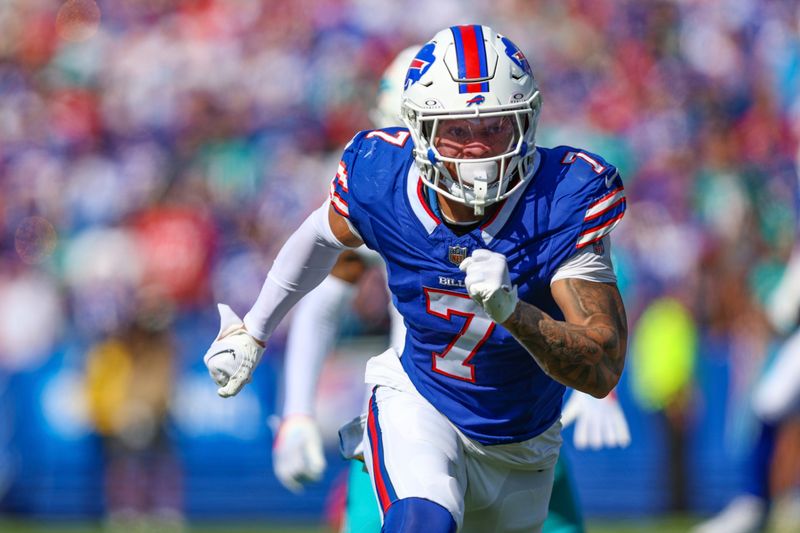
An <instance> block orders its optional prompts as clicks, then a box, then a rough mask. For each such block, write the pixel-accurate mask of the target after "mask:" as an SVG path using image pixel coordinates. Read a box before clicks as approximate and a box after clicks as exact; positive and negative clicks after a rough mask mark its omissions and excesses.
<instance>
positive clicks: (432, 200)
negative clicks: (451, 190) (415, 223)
mask: <svg viewBox="0 0 800 533" xmlns="http://www.w3.org/2000/svg"><path fill="white" fill-rule="evenodd" d="M540 161H541V156H540V152H539V150H536V156H535V157H534V160H533V177H532V178H531V179H530V180H528V183H526V184H525V185H524V186H523V187H521V188H520V189H519V190H517V191H516V192H515V193H514V194H512V195H511V196H509V197H508V198H506V199H505V200H503V202H502V204H501V205H500V209H498V210H497V211H495V213H494V215H492V216H491V217H489V218H488V219H487V220H485V221H481V223H480V224H479V227H480V229H481V237H482V238H483V240H484V242H485V243H486V244H489V242H491V241H492V239H493V238H494V236H495V235H497V233H498V232H499V231H500V230H501V229H502V228H503V226H504V225H505V223H506V222H507V221H508V218H509V217H510V216H511V213H512V211H514V207H516V205H517V203H518V202H519V199H520V198H522V196H523V195H524V193H525V191H526V190H527V188H528V187H529V186H530V184H531V183H533V182H534V181H535V178H536V173H537V172H538V171H539V165H540ZM420 174H421V172H420V169H419V167H418V166H417V164H416V163H413V164H412V165H411V168H409V169H408V175H407V176H406V196H407V197H408V201H409V203H410V204H411V210H412V211H413V212H414V215H416V217H417V220H419V222H420V223H421V224H422V226H423V227H424V228H425V231H427V233H428V235H431V234H432V233H433V232H434V231H435V230H436V228H437V227H439V226H440V225H442V224H443V222H442V214H441V211H440V209H439V201H438V198H437V197H436V194H435V192H434V190H433V189H431V188H430V187H426V186H425V184H424V183H423V182H422V177H421V175H420ZM426 194H427V199H426Z"/></svg>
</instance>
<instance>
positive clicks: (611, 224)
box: [576, 209, 625, 248]
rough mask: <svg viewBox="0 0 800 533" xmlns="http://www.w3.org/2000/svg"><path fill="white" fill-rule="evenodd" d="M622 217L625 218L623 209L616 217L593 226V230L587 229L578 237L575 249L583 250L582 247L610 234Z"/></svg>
mask: <svg viewBox="0 0 800 533" xmlns="http://www.w3.org/2000/svg"><path fill="white" fill-rule="evenodd" d="M623 216H625V210H624V209H623V210H622V211H620V212H619V213H618V214H617V215H616V216H614V217H613V218H611V219H609V220H607V221H605V222H603V223H602V224H600V225H599V226H595V227H593V228H589V229H587V230H585V231H583V232H582V233H581V234H580V235H579V236H578V243H577V245H576V248H583V247H584V246H587V245H589V244H592V243H593V242H596V241H599V240H600V239H602V238H603V237H605V236H606V235H608V234H609V233H611V230H613V229H614V228H615V227H616V225H617V224H619V221H620V220H622V217H623Z"/></svg>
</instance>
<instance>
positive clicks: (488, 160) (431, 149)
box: [402, 26, 541, 215]
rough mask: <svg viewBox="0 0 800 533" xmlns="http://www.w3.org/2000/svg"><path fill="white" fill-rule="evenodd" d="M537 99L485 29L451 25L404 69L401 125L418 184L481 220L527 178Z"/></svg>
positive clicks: (510, 53)
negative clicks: (409, 140)
mask: <svg viewBox="0 0 800 533" xmlns="http://www.w3.org/2000/svg"><path fill="white" fill-rule="evenodd" d="M540 107H541V98H540V96H539V90H538V87H537V86H536V83H535V80H534V78H533V74H532V73H531V70H530V67H529V66H528V63H527V61H526V60H525V57H524V56H523V55H522V53H521V52H520V51H519V49H518V48H517V47H516V46H515V45H514V44H513V43H512V42H511V41H509V40H508V39H507V38H505V37H503V36H502V35H499V34H496V33H495V32H494V31H492V30H491V29H490V28H487V27H485V26H454V27H452V28H449V29H447V30H443V31H441V32H439V33H438V34H436V36H434V38H433V40H432V41H431V42H429V43H427V44H426V45H425V46H423V47H422V49H420V51H419V52H418V54H417V56H416V57H415V58H414V60H413V61H412V62H411V66H410V68H409V70H408V74H407V75H406V82H405V91H404V93H403V103H402V118H403V121H404V122H405V124H406V126H408V128H409V130H410V131H411V135H412V137H413V140H414V147H415V159H416V161H417V164H418V165H419V166H420V168H421V169H422V173H423V175H422V179H423V182H424V183H425V184H426V185H427V186H428V187H431V188H433V189H434V190H436V191H437V192H439V193H440V194H442V195H443V196H445V197H446V198H449V199H451V200H454V201H457V202H460V203H463V204H466V205H469V206H471V207H473V208H474V212H475V214H476V215H481V214H483V211H484V209H485V207H486V206H488V205H491V204H493V203H495V202H499V201H501V200H503V199H504V198H506V197H508V196H509V195H510V194H512V193H513V192H514V191H516V190H517V189H518V188H519V187H521V186H522V185H523V184H524V183H525V182H527V180H528V179H530V177H531V175H532V174H533V171H534V165H533V160H534V157H535V152H536V151H535V149H534V146H535V144H534V141H535V133H536V123H537V120H538V116H539V109H540Z"/></svg>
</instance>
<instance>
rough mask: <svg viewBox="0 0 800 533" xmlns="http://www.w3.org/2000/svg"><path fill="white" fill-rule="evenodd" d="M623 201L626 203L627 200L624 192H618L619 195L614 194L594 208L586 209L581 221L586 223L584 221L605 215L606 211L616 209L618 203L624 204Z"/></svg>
mask: <svg viewBox="0 0 800 533" xmlns="http://www.w3.org/2000/svg"><path fill="white" fill-rule="evenodd" d="M609 202H610V203H609ZM625 203H627V201H626V200H625V195H624V194H620V195H619V196H615V197H613V198H611V199H609V200H608V202H603V204H602V205H599V206H597V207H595V208H592V209H590V210H588V211H587V212H586V216H585V217H584V219H583V222H584V223H586V222H589V221H590V220H594V219H596V218H599V217H601V216H603V215H605V214H606V213H608V212H609V211H611V210H612V209H616V208H617V207H619V206H620V205H622V204H625Z"/></svg>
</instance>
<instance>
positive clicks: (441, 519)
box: [381, 498, 456, 533]
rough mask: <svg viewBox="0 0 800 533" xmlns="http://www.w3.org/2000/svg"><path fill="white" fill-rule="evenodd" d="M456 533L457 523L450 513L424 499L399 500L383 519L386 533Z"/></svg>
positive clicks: (383, 528) (383, 529)
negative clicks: (423, 532) (421, 532)
mask: <svg viewBox="0 0 800 533" xmlns="http://www.w3.org/2000/svg"><path fill="white" fill-rule="evenodd" d="M420 531H425V533H455V531H456V521H455V520H454V519H453V516H452V515H451V514H450V511H448V510H447V509H445V508H444V507H442V506H441V505H439V504H438V503H434V502H432V501H430V500H426V499H424V498H403V499H402V500H397V501H395V502H394V503H392V505H390V506H389V509H388V510H387V511H386V514H385V515H384V517H383V527H382V528H381V532H384V533H418V532H420Z"/></svg>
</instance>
